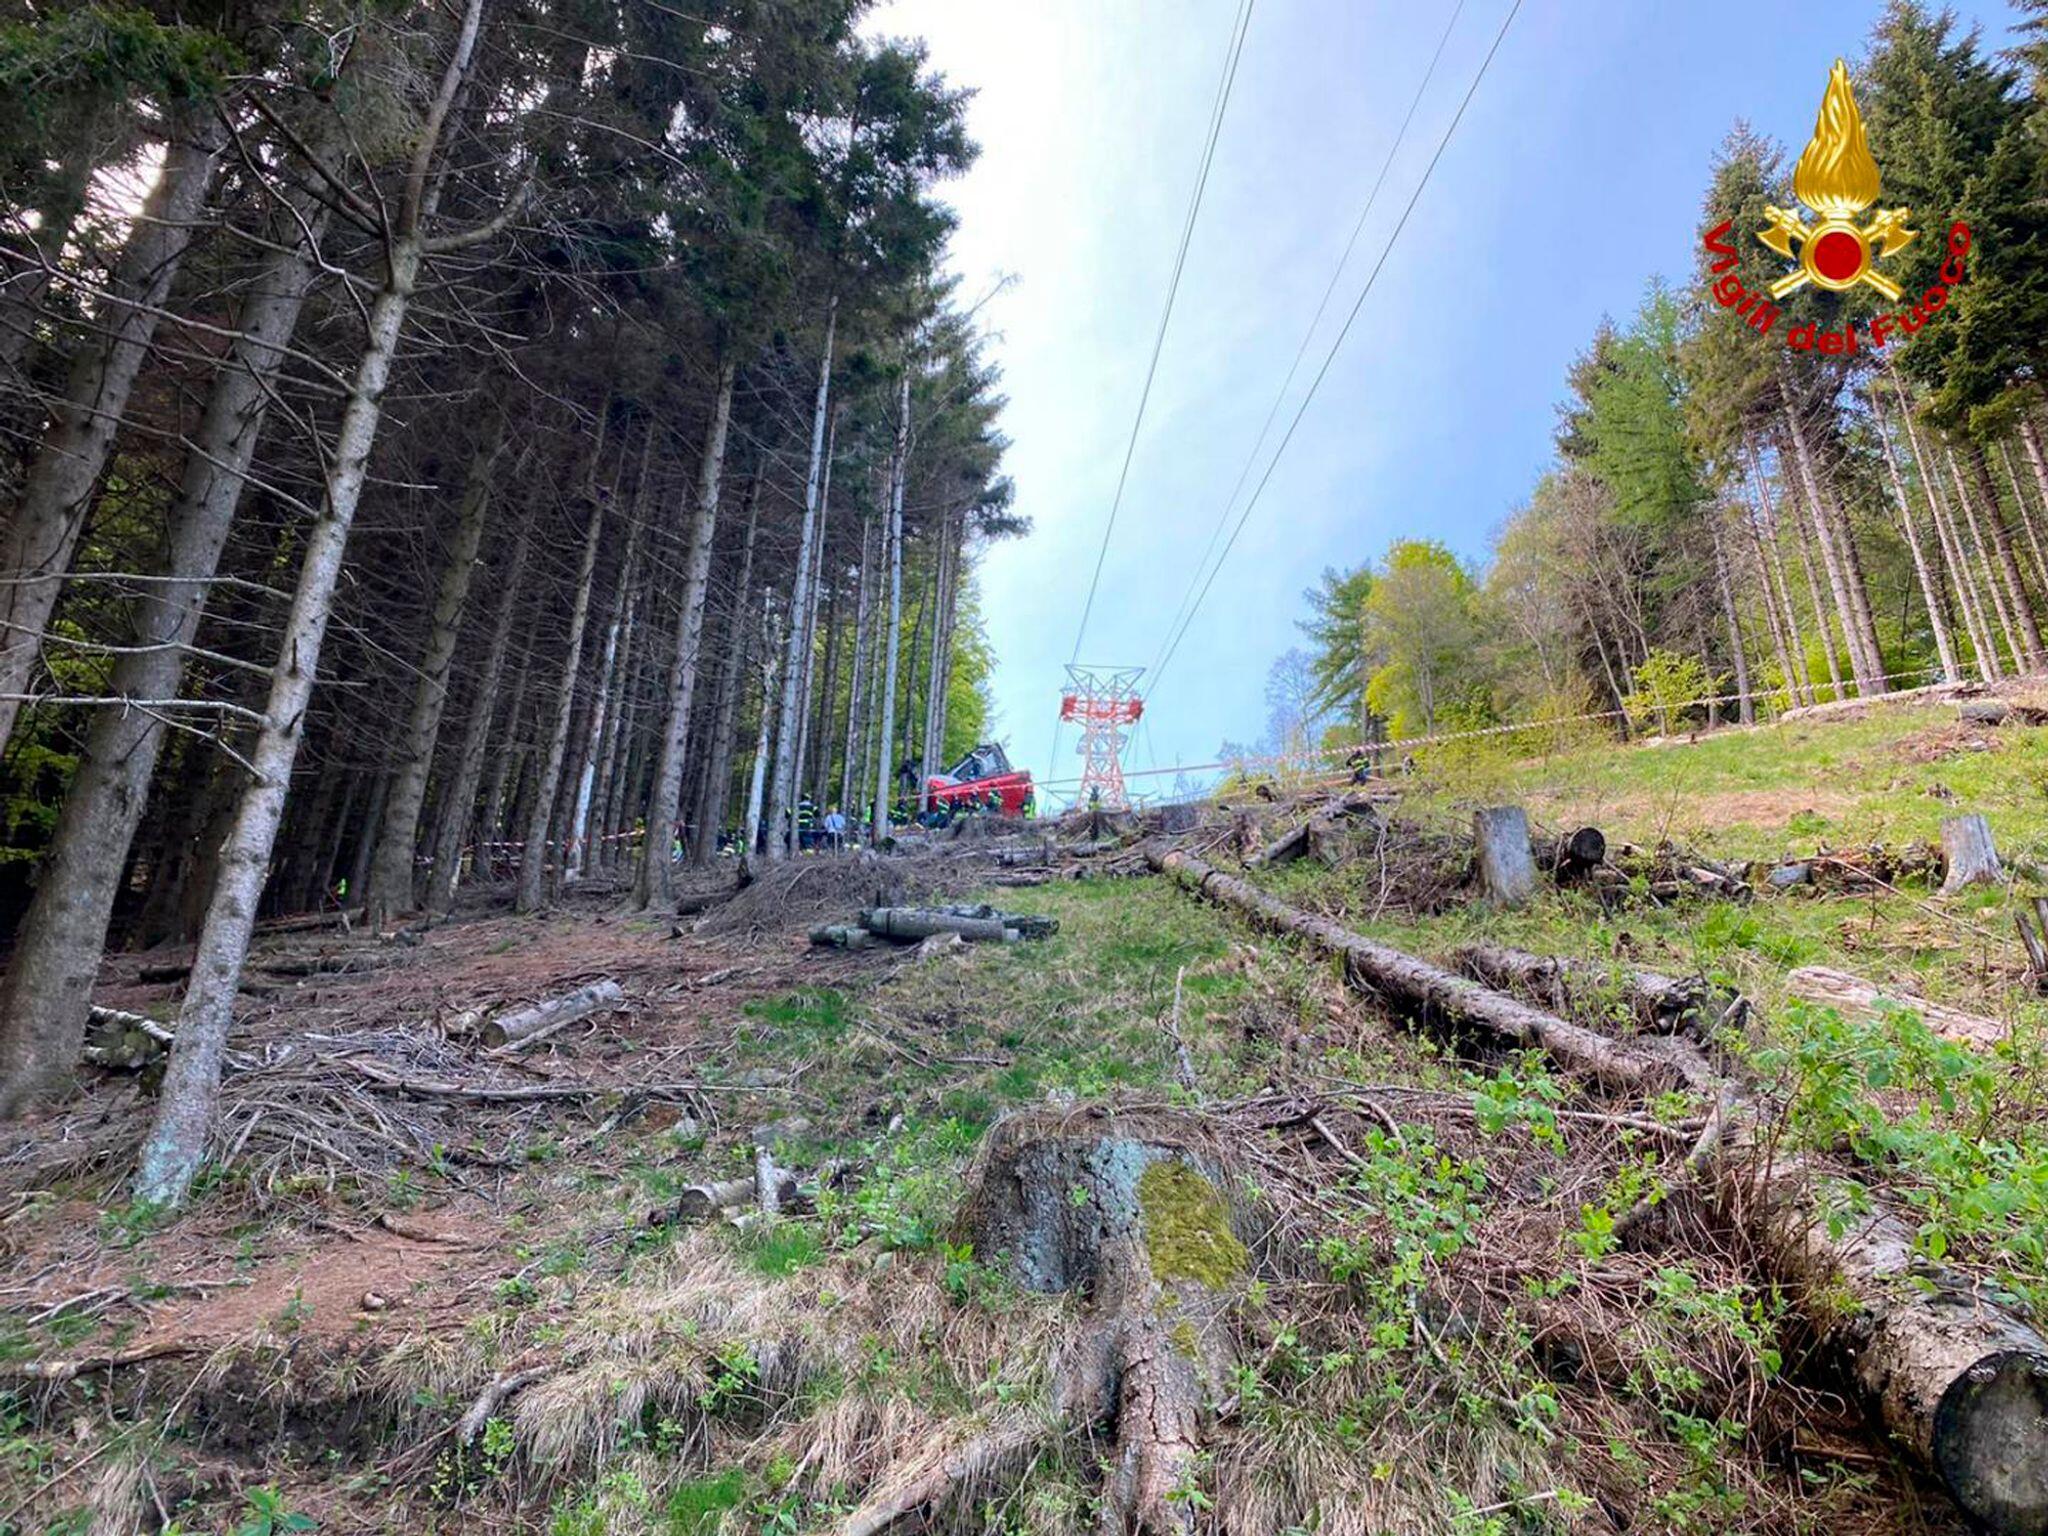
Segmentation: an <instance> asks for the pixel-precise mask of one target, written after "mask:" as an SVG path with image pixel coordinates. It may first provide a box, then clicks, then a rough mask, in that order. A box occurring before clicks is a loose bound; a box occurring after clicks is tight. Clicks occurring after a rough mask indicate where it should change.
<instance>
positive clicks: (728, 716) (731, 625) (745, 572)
mask: <svg viewBox="0 0 2048 1536" xmlns="http://www.w3.org/2000/svg"><path fill="white" fill-rule="evenodd" d="M760 523H761V477H760V476H759V475H756V476H754V477H753V480H752V482H751V483H750V484H749V485H748V487H747V530H746V533H745V535H744V536H743V537H742V538H741V540H740V576H739V581H738V582H737V584H736V585H735V586H734V588H733V597H732V615H731V617H730V618H728V619H727V621H726V626H725V655H724V657H723V658H722V659H721V661H720V663H719V675H718V705H717V708H716V710H715V711H714V714H713V723H712V730H711V762H710V766H709V767H708V769H707V770H706V772H705V775H704V798H703V810H702V812H701V813H700V814H699V815H698V817H697V827H698V832H697V840H696V842H695V843H693V844H691V846H690V863H691V865H692V866H693V867H695V868H697V869H704V868H706V867H708V866H709V865H710V863H711V858H712V855H713V854H714V853H715V852H716V851H717V845H718V834H719V831H720V830H721V829H722V828H723V827H724V826H725V813H726V809H727V801H728V800H729V799H730V797H731V795H732V750H733V745H734V741H733V738H734V736H735V735H736V734H737V732H738V727H739V714H740V694H741V693H742V692H743V691H744V689H745V686H746V668H747V658H748V653H749V651H750V650H751V647H750V645H749V644H748V641H749V638H750V635H751V632H752V629H753V614H752V612H751V611H750V609H749V608H748V605H747V597H748V595H749V594H750V593H751V592H752V591H753V589H754V537H755V533H756V531H757V530H758V528H759V527H760Z"/></svg>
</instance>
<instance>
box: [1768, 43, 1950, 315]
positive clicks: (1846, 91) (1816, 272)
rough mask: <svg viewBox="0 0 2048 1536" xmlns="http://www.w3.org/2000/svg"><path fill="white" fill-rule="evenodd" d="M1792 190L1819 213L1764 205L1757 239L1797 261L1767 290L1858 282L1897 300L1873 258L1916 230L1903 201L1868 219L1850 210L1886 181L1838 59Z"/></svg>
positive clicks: (1903, 243) (1778, 293) (1872, 197)
mask: <svg viewBox="0 0 2048 1536" xmlns="http://www.w3.org/2000/svg"><path fill="white" fill-rule="evenodd" d="M1792 190H1793V192H1795V193H1796V194H1798V197H1799V201H1801V202H1802V203H1804V204H1806V206H1807V207H1809V208H1811V209H1812V210H1813V211H1814V212H1815V213H1817V214H1819V215H1820V223H1818V224H1808V223H1807V222H1806V220H1804V219H1803V218H1801V217H1800V216H1799V215H1798V214H1797V213H1794V212H1790V211H1788V210H1786V209H1783V208H1765V209H1764V218H1765V219H1766V220H1767V221H1768V222H1767V223H1766V224H1765V226H1764V228H1763V229H1761V230H1759V231H1758V232H1757V239H1759V240H1761V241H1762V242H1763V243H1764V244H1765V245H1767V246H1769V247H1770V248H1771V249H1772V250H1774V251H1776V252H1777V253H1778V254H1779V255H1780V256H1789V257H1791V258H1792V259H1793V260H1795V261H1797V262H1798V263H1799V266H1798V268H1797V270H1795V271H1792V272H1788V273H1786V274H1785V275H1784V276H1783V277H1781V278H1779V279H1778V280H1777V281H1776V282H1775V283H1773V284H1771V297H1772V298H1774V299H1782V298H1783V297H1785V295H1786V294H1788V293H1791V292H1792V291H1793V290H1794V289H1796V288H1800V287H1802V286H1804V285H1805V284H1807V283H1812V284H1814V285H1815V286H1817V287H1820V288H1825V289H1828V290H1829V291H1830V292H1833V293H1842V292H1846V291H1847V290H1848V289H1851V288H1854V287H1856V286H1857V285H1858V284H1859V283H1860V284H1867V285H1869V286H1870V287H1872V288H1875V289H1876V290H1877V291H1878V292H1879V293H1881V294H1883V295H1884V296H1885V298H1887V299H1891V300H1896V299H1897V298H1898V297H1899V294H1900V292H1901V290H1900V288H1899V285H1898V284H1897V283H1895V282H1893V281H1892V280H1891V279H1890V278H1888V277H1886V276H1885V275H1884V274H1883V273H1882V272H1879V271H1878V270H1877V269H1876V263H1877V262H1879V261H1881V260H1883V259H1884V258H1885V257H1887V256H1891V255H1894V254H1896V253H1897V252H1899V251H1902V250H1904V249H1905V248H1906V247H1907V246H1908V245H1910V244H1912V242H1913V235H1914V232H1913V231H1912V230H1910V229H1908V228H1906V217H1907V214H1908V212H1909V210H1908V209H1905V208H1885V209H1880V210H1879V211H1878V213H1877V215H1876V217H1874V218H1873V219H1872V220H1871V221H1870V222H1869V223H1868V224H1866V225H1858V224H1856V223H1855V217H1856V215H1857V214H1859V213H1861V212H1862V211H1863V210H1864V209H1866V208H1868V207H1869V206H1870V205H1871V204H1872V203H1874V202H1876V201H1877V199H1878V195H1879V193H1881V192H1882V191H1883V190H1884V188H1883V184H1882V182H1881V181H1880V180H1879V178H1878V173H1877V161H1876V160H1875V159H1873V158H1872V156H1871V153H1870V144H1869V141H1868V140H1867V139H1866V138H1865V137H1864V133H1863V114H1862V113H1861V112H1859V111H1857V110H1856V93H1855V91H1854V90H1852V89H1851V88H1850V85H1849V66H1848V65H1846V64H1844V63H1843V62H1842V61H1841V60H1840V59H1837V60H1835V67H1834V68H1833V69H1832V70H1830V71H1829V72H1828V89H1827V94H1826V95H1824V96H1822V97H1821V100H1820V116H1819V117H1818V118H1816V119H1815V120H1814V125H1813V138H1812V140H1811V141H1810V142H1809V143H1808V144H1807V146H1806V152H1805V153H1804V154H1802V155H1801V156H1800V157H1799V164H1798V166H1797V167H1795V168H1794V170H1793V172H1792Z"/></svg>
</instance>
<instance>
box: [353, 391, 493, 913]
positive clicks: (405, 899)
mask: <svg viewBox="0 0 2048 1536" xmlns="http://www.w3.org/2000/svg"><path fill="white" fill-rule="evenodd" d="M492 423H493V424H492V425H491V426H490V427H488V428H487V429H486V431H485V434H484V438H483V440H482V441H481V442H479V443H478V444H477V447H476V452H475V454H474V456H473V457H472V458H471V459H470V464H469V476H468V482H467V483H466V484H465V485H464V487H463V492H462V507H461V511H460V513H459V514H458V516H457V518H456V523H455V538H454V541H453V542H452V543H451V544H450V545H449V546H448V563H447V565H446V566H445V567H444V568H443V569H442V572H441V590H440V592H439V594H438V595H437V596H436V598H435V600H434V615H433V620H432V622H431V623H430V624H429V626H428V629H427V647H426V652H425V654H424V655H422V656H421V658H420V669H419V681H418V682H417V683H416V684H415V685H414V688H413V696H412V711H411V713H410V714H409V715H408V716H407V718H406V722H405V732H404V734H403V735H402V736H401V737H400V738H399V748H398V767H397V770H396V773H395V775H394V777H393V779H392V784H391V793H390V795H389V796H388V797H387V798H386V800H385V802H384V822H383V826H382V828H381V829H380V830H379V831H378V833H377V839H376V855H375V857H374V858H373V860H372V861H371V864H370V878H369V880H368V882H367V886H366V889H365V890H364V892H363V905H364V910H365V919H364V921H365V922H366V923H367V925H368V926H370V927H372V928H382V927H383V926H384V924H385V923H386V921H388V920H389V919H390V918H392V917H393V916H395V915H397V914H398V913H400V912H409V911H411V910H412V908H413V905H414V896H415V890H416V888H417V885H418V881H417V879H416V878H415V875H414V865H415V855H416V853H417V851H418V845H419V829H420V809H421V807H422V806H423V805H424V804H425V803H426V798H427V774H428V772H429V771H430V770H431V769H432V768H433V765H434V745H435V743H436V742H437V741H438V740H439V738H440V734H441V715H442V711H443V710H444V709H445V708H446V707H447V703H448V669H449V667H450V666H451V665H453V663H454V661H455V642H456V640H457V639H458V638H459V637H460V635H461V633H462V611H463V609H464V608H465V607H466V606H467V605H468V603H469V584H470V581H471V578H472V577H474V575H475V574H476V563H477V562H476V557H477V551H478V550H479V549H480V548H482V546H483V539H484V524H485V522H486V521H488V518H489V513H490V506H491V472H492V470H493V469H494V468H496V466H497V461H498V445H499V443H500V442H501V441H502V437H503V431H504V417H503V416H502V415H499V414H498V413H496V412H493V413H492Z"/></svg>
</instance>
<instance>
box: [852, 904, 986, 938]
mask: <svg viewBox="0 0 2048 1536" xmlns="http://www.w3.org/2000/svg"><path fill="white" fill-rule="evenodd" d="M860 925H861V927H863V928H865V929H867V930H868V932H870V933H878V934H880V935H882V936H883V937H884V938H889V939H928V938H930V937H931V936H932V935H933V934H935V933H957V934H959V935H960V937H961V938H963V939H971V940H973V941H974V942H976V943H980V944H1002V943H1005V942H1008V941H1014V940H1015V939H1016V938H1018V937H1019V935H1018V934H1017V932H1016V931H1015V930H1014V929H1011V928H1006V927H1004V926H1003V922H1002V919H1000V918H994V917H955V916H953V914H951V913H950V912H938V911H933V910H931V909H929V908H925V907H870V908H868V909H867V910H866V911H865V912H863V913H861V915H860Z"/></svg>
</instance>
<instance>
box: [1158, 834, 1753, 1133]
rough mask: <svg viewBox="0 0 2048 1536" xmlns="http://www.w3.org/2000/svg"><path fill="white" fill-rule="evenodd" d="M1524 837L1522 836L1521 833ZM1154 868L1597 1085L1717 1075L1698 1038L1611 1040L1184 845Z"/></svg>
mask: <svg viewBox="0 0 2048 1536" xmlns="http://www.w3.org/2000/svg"><path fill="white" fill-rule="evenodd" d="M1525 846H1526V840H1525ZM1147 857H1148V859H1150V860H1151V862H1152V867H1153V868H1154V869H1158V870H1163V871H1164V872H1166V873H1168V874H1170V875H1172V876H1173V877H1174V878H1175V879H1176V880H1179V881H1180V882H1181V883H1182V884H1183V885H1186V886H1188V887H1190V888H1191V889H1193V890H1195V891H1197V892H1199V893H1200V894H1202V895H1205V896H1209V897H1212V898H1214V899H1215V900H1218V901H1221V902H1223V903H1225V904H1227V905H1229V906H1234V907H1236V908H1238V909H1239V910H1240V911H1242V912H1245V913H1247V914H1249V915H1251V916H1253V917H1255V918H1257V919H1258V920H1259V921H1260V922H1262V923H1263V924H1265V925H1266V926H1267V927H1268V928H1271V929H1274V930H1275V931H1277V932H1281V933H1291V934H1295V935H1297V936H1299V937H1301V938H1305V939H1308V940H1309V941H1310V942H1312V943H1314V944H1316V945H1317V946H1319V947H1320V948H1322V949H1324V950H1326V951H1328V952H1329V953H1331V954H1333V955H1336V956H1338V957H1339V958H1340V959H1342V960H1343V961H1344V964H1345V969H1346V971H1347V973H1348V974H1349V975H1350V977H1351V979H1352V980H1353V982H1354V983H1355V984H1356V985H1358V986H1359V987H1360V988H1361V989H1362V990H1364V991H1368V992H1372V993H1374V994H1376V995H1378V996H1379V997H1381V998H1382V999H1383V1000H1385V1001H1386V1002H1387V1003H1388V1004H1389V1005H1390V1006H1392V1007H1394V1008H1395V1009H1397V1010H1399V1011H1400V1012H1403V1013H1406V1014H1409V1015H1411V1016H1414V1017H1416V1018H1418V1019H1420V1020H1421V1021H1422V1022H1424V1023H1426V1024H1430V1025H1433V1026H1449V1027H1450V1028H1453V1029H1468V1030H1476V1031H1479V1032H1481V1033H1483V1034H1488V1035H1492V1036H1494V1037H1496V1038H1498V1039H1502V1040H1506V1041H1508V1042H1510V1043H1512V1044H1515V1045H1518V1046H1528V1047H1533V1048H1535V1049H1539V1050H1543V1051H1547V1052H1548V1053H1549V1054H1550V1055H1551V1056H1552V1057H1554V1058H1555V1059H1556V1060H1557V1061H1558V1062H1559V1064H1560V1065H1562V1066H1564V1067H1566V1068H1567V1069H1568V1070H1570V1071H1573V1072H1577V1073H1579V1074H1580V1075H1582V1076H1585V1077H1588V1078H1591V1079H1592V1080H1593V1081H1595V1082H1597V1083H1599V1084H1600V1085H1601V1086H1602V1087H1604V1088H1608V1089H1614V1090H1622V1091H1629V1092H1645V1093H1655V1092H1659V1091H1661V1090H1664V1089H1667V1088H1678V1087H1683V1086H1686V1085H1688V1084H1691V1085H1693V1086H1706V1085H1708V1084H1710V1083H1711V1082H1712V1081H1713V1080H1714V1072H1713V1069H1712V1068H1711V1067H1710V1066H1708V1064H1707V1062H1706V1060H1705V1058H1704V1057H1703V1056H1701V1054H1700V1052H1699V1049H1698V1048H1697V1047H1696V1046H1693V1045H1692V1044H1690V1042H1686V1041H1678V1040H1628V1041H1622V1040H1614V1039H1611V1038H1609V1037H1608V1036H1606V1035H1603V1034H1600V1033H1599V1032H1598V1031H1596V1030H1591V1029H1586V1028H1584V1027H1583V1026H1581V1025H1578V1024H1573V1023H1571V1022H1569V1021H1568V1020H1565V1019H1560V1018H1558V1017H1557V1015H1555V1014H1553V1013H1547V1012H1545V1011H1544V1010H1543V1009H1540V1008H1532V1007H1530V1006H1529V1005H1528V1004H1526V1003H1523V1002H1520V1001H1518V1000H1517V999H1515V998H1512V997H1508V996H1506V995H1504V994H1502V993H1499V992H1495V991H1493V990H1491V989H1490V988H1487V987H1482V986H1480V985H1479V984H1478V983H1477V982H1474V981H1468V980H1466V979H1465V978H1464V977H1462V976H1457V975H1453V974H1452V973H1451V972H1449V971H1447V970H1445V969H1443V967H1441V966H1437V965H1432V964H1430V963H1429V962H1428V961H1427V960H1421V959H1418V958H1416V957H1415V956H1414V955H1411V954H1408V953H1406V952H1405V951H1403V950H1398V949H1394V948H1392V947H1390V946H1388V945H1385V944H1377V943H1374V942H1373V941H1372V940H1371V939H1367V938H1363V937H1361V936H1360V935H1358V934H1355V933H1353V932H1351V931H1350V930H1349V929H1348V928H1344V927H1342V926H1340V925H1339V924H1337V923H1334V922H1332V921H1330V920H1329V919H1328V918H1324V917H1317V916H1315V915H1314V914H1313V913H1308V912H1303V911H1301V910H1300V909H1299V908H1296V907H1293V906H1290V905H1289V904H1288V903H1286V902H1284V901H1281V900H1280V899H1279V898H1278V897H1275V896H1269V895H1267V894H1266V893H1265V892H1264V891H1262V890H1260V889H1259V888H1258V887H1257V886H1255V885H1253V884H1251V883H1250V882H1249V881H1246V880H1240V879H1237V878H1235V877H1234V876H1231V875H1226V874H1224V873H1223V872H1222V871H1221V870H1218V869H1215V868H1212V867H1211V866H1210V865H1207V864H1204V863H1203V862H1202V861H1201V860H1200V859H1196V858H1191V857H1190V856H1189V855H1187V854H1184V853H1167V854H1164V855H1158V854H1148V855H1147Z"/></svg>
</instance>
